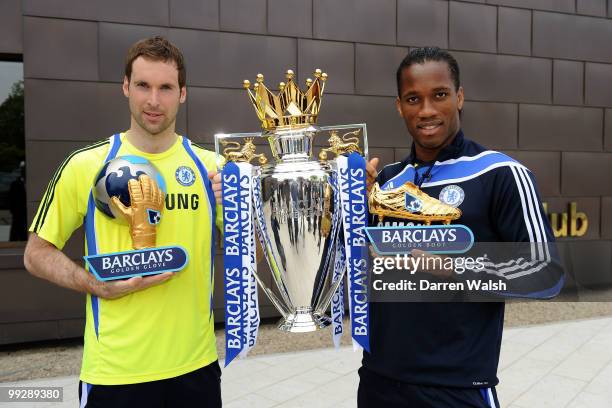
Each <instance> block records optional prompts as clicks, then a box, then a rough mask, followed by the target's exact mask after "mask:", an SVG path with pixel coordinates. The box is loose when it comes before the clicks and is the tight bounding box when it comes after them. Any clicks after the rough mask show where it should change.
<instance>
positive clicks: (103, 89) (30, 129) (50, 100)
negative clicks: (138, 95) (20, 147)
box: [25, 79, 130, 141]
mask: <svg viewBox="0 0 612 408" xmlns="http://www.w3.org/2000/svg"><path fill="white" fill-rule="evenodd" d="M25 92H26V94H27V95H28V97H27V98H25V109H26V117H27V118H28V122H27V126H26V138H27V139H28V140H49V141H51V140H53V141H59V140H63V141H91V140H99V139H103V138H105V137H108V136H110V135H111V134H113V133H114V132H117V131H119V130H123V129H127V128H128V127H129V123H130V122H129V117H130V116H129V115H130V114H129V110H128V104H127V99H126V98H125V97H124V96H123V92H122V90H121V86H120V85H119V84H104V83H95V82H74V81H50V80H38V79H30V80H26V89H25Z"/></svg>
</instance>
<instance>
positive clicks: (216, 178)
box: [208, 170, 223, 205]
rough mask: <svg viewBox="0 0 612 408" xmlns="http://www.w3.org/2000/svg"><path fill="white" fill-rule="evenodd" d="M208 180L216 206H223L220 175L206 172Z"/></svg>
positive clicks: (213, 171)
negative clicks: (210, 183)
mask: <svg viewBox="0 0 612 408" xmlns="http://www.w3.org/2000/svg"><path fill="white" fill-rule="evenodd" d="M208 178H209V179H210V181H211V182H212V189H213V192H214V193H215V201H216V202H217V205H221V204H223V201H222V197H221V173H219V172H218V171H215V170H211V171H209V172H208Z"/></svg>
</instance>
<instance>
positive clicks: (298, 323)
mask: <svg viewBox="0 0 612 408" xmlns="http://www.w3.org/2000/svg"><path fill="white" fill-rule="evenodd" d="M330 324H331V319H330V318H329V317H328V316H326V315H325V314H321V313H317V312H314V313H313V312H311V311H310V310H296V311H295V313H291V314H290V315H288V316H287V317H286V318H283V319H281V321H280V323H279V324H278V328H279V330H282V331H284V332H289V333H306V332H312V331H315V330H317V329H322V328H324V327H327V326H329V325H330Z"/></svg>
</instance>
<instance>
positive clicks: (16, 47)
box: [0, 0, 23, 54]
mask: <svg viewBox="0 0 612 408" xmlns="http://www.w3.org/2000/svg"><path fill="white" fill-rule="evenodd" d="M22 25H23V19H22V17H21V1H19V0H3V1H2V2H0V53H11V54H21V53H22V52H23V40H22V37H23V28H22Z"/></svg>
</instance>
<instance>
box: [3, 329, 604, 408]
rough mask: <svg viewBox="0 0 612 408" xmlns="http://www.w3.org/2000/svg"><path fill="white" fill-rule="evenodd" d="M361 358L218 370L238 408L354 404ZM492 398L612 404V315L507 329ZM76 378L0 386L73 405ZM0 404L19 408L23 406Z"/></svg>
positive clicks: (302, 359)
mask: <svg viewBox="0 0 612 408" xmlns="http://www.w3.org/2000/svg"><path fill="white" fill-rule="evenodd" d="M360 359H361V356H360V353H353V351H352V350H351V349H350V348H348V347H343V348H341V349H340V350H334V349H329V348H328V349H319V350H310V351H302V352H294V353H281V354H269V355H260V356H254V357H249V358H247V359H246V360H240V361H236V362H234V363H232V364H231V365H230V367H228V368H227V369H225V370H224V371H223V382H222V386H223V401H224V404H225V405H224V406H225V407H229V408H244V407H321V408H323V407H327V406H334V407H355V406H356V400H355V397H356V390H357V384H358V377H357V374H356V370H357V368H358V367H359V365H360ZM499 376H500V380H501V383H500V385H499V387H498V394H499V397H500V402H501V404H502V407H508V408H533V407H538V408H540V407H542V408H545V407H554V408H561V407H573V408H579V407H584V408H587V407H588V408H599V407H601V408H609V407H612V318H610V317H608V318H598V319H587V320H577V321H569V322H562V323H554V324H541V325H534V326H527V327H517V328H509V329H507V330H506V331H505V332H504V340H503V345H502V355H501V361H500V368H499ZM76 383H77V378H76V376H68V377H59V378H47V379H40V380H31V381H21V382H17V383H1V384H0V385H1V386H7V385H19V386H24V385H36V386H61V387H64V402H63V403H61V404H49V403H47V404H38V405H28V407H32V408H37V407H75V406H77V387H76ZM0 406H7V407H10V406H15V407H22V408H23V407H24V405H23V404H19V403H16V404H4V405H2V404H0Z"/></svg>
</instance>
